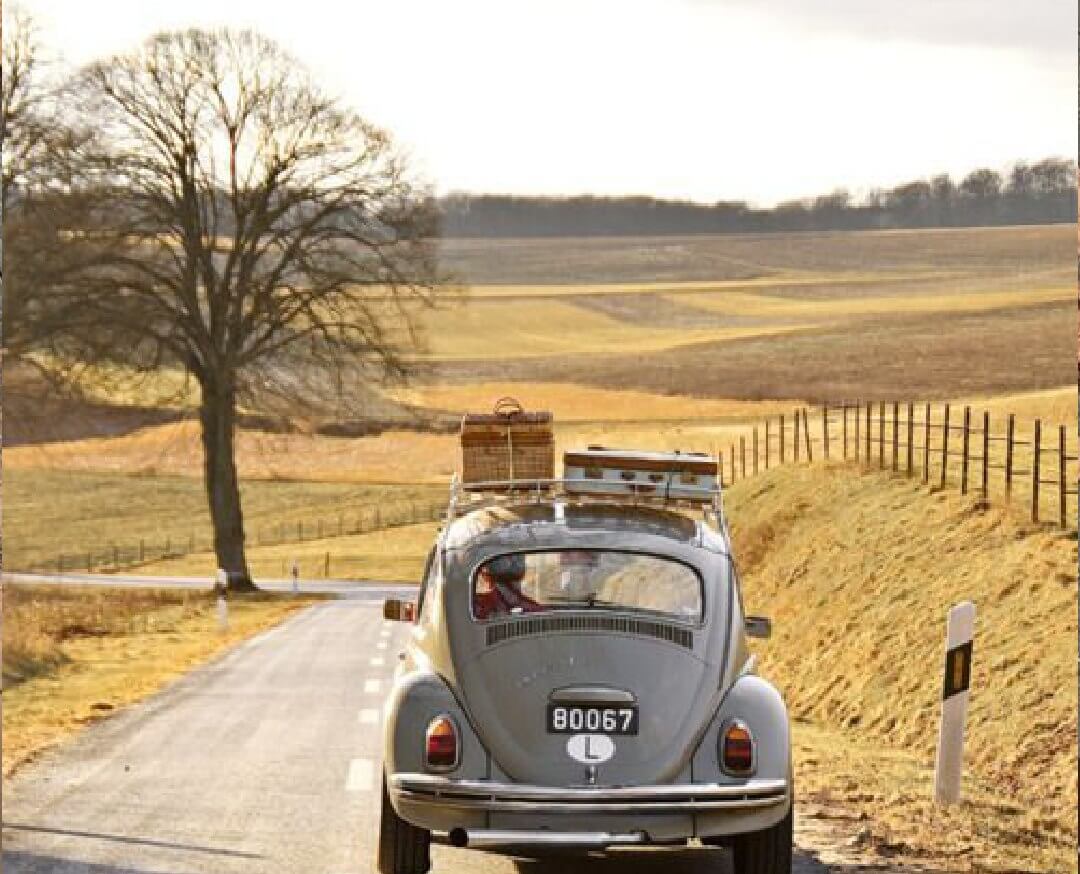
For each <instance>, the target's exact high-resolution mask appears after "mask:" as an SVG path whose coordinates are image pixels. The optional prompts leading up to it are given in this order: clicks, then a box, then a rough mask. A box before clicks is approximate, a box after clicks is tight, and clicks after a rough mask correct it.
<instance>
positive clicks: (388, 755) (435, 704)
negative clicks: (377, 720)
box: [383, 670, 490, 780]
mask: <svg viewBox="0 0 1080 874" xmlns="http://www.w3.org/2000/svg"><path fill="white" fill-rule="evenodd" d="M443 714H446V715H449V716H450V717H451V718H452V719H453V720H454V723H455V724H456V725H457V729H458V743H459V749H460V750H461V755H460V760H459V762H458V766H457V767H456V768H454V769H453V770H451V771H443V772H441V773H442V774H444V775H445V776H448V777H455V778H461V779H470V780H473V779H477V780H479V779H487V778H488V777H489V776H490V773H489V760H488V754H487V752H486V751H485V750H484V748H483V746H482V745H481V743H480V740H479V739H478V737H477V736H476V732H475V731H473V728H472V726H471V725H470V724H469V720H468V718H467V717H466V715H465V709H464V708H463V707H462V706H461V705H460V704H459V703H458V701H457V699H456V698H455V697H454V693H453V692H452V691H451V689H450V687H449V686H448V685H447V684H446V682H445V681H444V680H443V679H442V677H440V676H439V675H438V674H435V673H432V672H430V671H425V670H415V671H409V672H406V673H402V674H399V675H398V677H397V678H396V680H395V682H394V686H393V689H392V690H391V692H390V696H389V697H388V699H387V701H386V705H385V711H384V714H383V716H384V729H383V761H384V763H385V767H386V773H387V774H396V773H402V772H408V773H414V774H418V773H423V772H424V771H426V770H427V768H426V767H425V764H424V733H425V731H426V729H427V726H428V724H429V723H430V722H431V720H432V719H434V718H435V717H436V716H440V715H443Z"/></svg>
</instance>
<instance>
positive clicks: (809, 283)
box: [429, 225, 1076, 401]
mask: <svg viewBox="0 0 1080 874" xmlns="http://www.w3.org/2000/svg"><path fill="white" fill-rule="evenodd" d="M1075 245H1076V241H1075V228H1072V227H1070V226H1067V225H1060V226H1047V227H1026V228H983V229H959V230H958V229H949V230H913V231H889V232H857V233H830V234H810V233H808V234H780V235H733V236H719V237H687V238H672V239H663V240H659V239H621V238H606V239H590V240H558V239H553V240H497V241H480V240H464V241H463V240H456V241H455V240H451V241H447V242H446V244H445V246H444V249H445V252H446V256H447V259H448V263H449V264H450V265H451V266H455V267H456V268H457V269H458V271H459V273H460V274H461V275H462V276H463V277H464V278H465V279H466V280H467V281H470V282H472V283H473V286H472V289H471V292H470V296H469V298H468V302H467V303H465V304H464V305H463V306H462V308H461V312H462V313H465V312H469V311H470V310H472V312H473V313H474V315H471V316H468V317H465V316H451V317H450V319H451V321H447V322H445V323H444V324H446V325H448V326H451V325H452V326H455V327H457V326H459V322H460V324H461V325H465V324H466V321H467V320H469V319H472V320H474V321H471V322H468V327H469V328H470V329H471V330H477V329H486V331H487V334H488V335H489V336H496V337H500V339H501V336H502V335H501V334H500V326H501V325H502V324H503V322H504V321H505V322H506V324H507V325H508V333H507V334H506V337H507V342H505V343H501V345H502V346H503V347H504V348H503V349H502V350H501V351H500V352H499V353H498V357H497V360H493V353H491V352H490V350H488V349H484V350H481V351H477V341H476V337H474V336H469V335H468V334H466V335H463V334H461V333H458V332H454V331H449V330H448V331H445V332H444V336H441V337H440V339H438V340H437V341H435V342H434V343H433V345H432V347H431V349H430V353H431V360H433V361H436V362H437V363H438V366H437V368H436V372H435V373H434V374H433V375H432V376H431V377H430V378H429V381H431V382H432V383H437V384H447V383H458V384H465V385H469V384H475V383H478V382H492V381H501V382H506V381H512V382H537V381H539V382H561V383H571V384H577V385H587V386H592V387H597V388H605V389H612V390H638V391H643V392H649V393H657V394H671V395H679V396H692V397H703V398H704V397H708V398H742V399H748V400H753V399H783V398H803V399H806V400H811V401H821V400H839V399H843V398H855V397H862V398H875V399H877V398H886V399H892V398H901V399H908V398H918V399H922V398H934V399H939V398H949V397H957V396H962V395H970V394H983V395H988V394H997V393H1005V392H1014V391H1024V390H1031V389H1040V388H1052V387H1057V386H1061V385H1065V384H1069V383H1072V382H1074V380H1075V373H1074V372H1073V364H1072V362H1073V360H1074V358H1075V344H1076V336H1075V330H1074V323H1075V303H1074V302H1073V301H1074V299H1075V294H1076V292H1075V260H1074V259H1075ZM514 312H520V313H522V314H524V313H526V312H527V313H528V314H529V319H528V320H527V322H526V323H525V324H522V322H521V321H520V320H519V317H518V316H512V315H509V314H510V313H514ZM598 316H602V317H603V321H602V323H601V324H602V326H603V327H602V329H601V330H599V331H598V332H597V333H596V336H595V338H593V337H592V336H591V326H592V325H594V324H597V322H596V320H597V318H598ZM440 318H441V314H440ZM455 319H457V320H458V321H454V320H455ZM462 319H465V320H466V321H460V320H462ZM440 324H441V323H440V321H439V320H438V319H433V320H432V322H431V325H430V328H431V329H433V330H435V331H436V332H437V331H438V328H439V325H440ZM620 324H621V326H622V327H621V330H620V329H619V328H617V327H616V325H620ZM644 326H648V329H649V331H650V333H651V337H652V340H651V341H650V342H649V343H648V344H645V345H641V346H640V347H639V346H636V345H635V344H634V342H633V337H634V336H635V335H636V333H637V332H638V331H640V330H642V328H643V327H644ZM545 331H551V332H555V331H557V332H558V334H559V336H558V340H557V342H558V343H559V346H560V348H559V350H558V351H549V352H545V351H544V347H545V344H551V343H554V342H556V341H554V340H550V339H548V340H545V341H544V342H542V343H541V342H537V341H536V339H535V337H534V336H533V335H532V334H531V332H539V333H543V332H545ZM710 332H712V333H713V335H714V336H713V337H711V338H708V339H703V336H702V335H703V334H709V333H710ZM429 333H430V330H429ZM643 354H646V355H648V358H647V361H644V360H643V359H642V357H641V356H642V355H643ZM646 363H647V366H644V365H645V364H646Z"/></svg>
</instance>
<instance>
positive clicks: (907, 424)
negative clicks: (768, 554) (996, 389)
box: [719, 401, 1078, 529]
mask: <svg viewBox="0 0 1080 874" xmlns="http://www.w3.org/2000/svg"><path fill="white" fill-rule="evenodd" d="M719 457H720V475H721V481H722V482H723V483H725V484H727V485H731V484H732V483H735V482H737V481H739V480H741V479H745V478H747V477H749V476H753V475H754V474H757V473H759V472H762V471H765V470H769V469H770V468H771V467H774V466H776V465H778V464H792V463H799V462H812V461H814V460H815V459H817V460H821V459H824V460H826V461H837V460H840V461H847V462H850V463H854V464H858V465H861V466H863V467H866V468H875V469H878V470H888V471H892V472H893V473H897V474H903V475H904V476H907V477H910V478H919V479H921V481H922V482H923V483H924V484H927V485H933V486H936V487H938V488H942V489H944V488H947V487H950V488H951V487H955V488H958V489H959V490H960V492H961V493H962V494H975V495H978V497H979V499H980V502H981V503H982V504H984V505H989V504H990V503H991V501H992V500H1005V501H1009V502H1015V501H1023V502H1024V503H1025V504H1026V505H1027V507H1028V508H1029V511H1030V517H1031V520H1032V522H1053V523H1056V524H1057V525H1058V526H1059V527H1061V528H1063V529H1072V528H1076V526H1077V512H1076V497H1077V479H1078V468H1077V443H1076V434H1075V433H1073V432H1071V431H1070V429H1069V428H1067V427H1066V426H1065V425H1060V424H1053V425H1052V424H1048V423H1045V422H1043V421H1042V420H1041V419H1034V420H1032V421H1030V423H1029V422H1019V420H1018V418H1017V416H1016V415H1015V414H1013V413H1007V414H1004V415H1001V414H998V415H997V416H992V415H991V413H990V412H989V411H987V410H981V411H979V410H973V409H972V407H970V406H964V407H955V406H953V405H950V404H932V403H921V404H915V403H911V402H909V403H899V402H895V401H893V402H884V401H877V402H844V403H840V404H827V405H823V406H822V407H820V408H818V409H816V410H815V411H814V412H813V413H811V412H810V410H808V409H807V408H797V409H795V410H793V412H792V414H791V415H790V416H787V415H780V416H775V417H771V418H769V419H766V420H765V421H764V422H763V423H761V424H759V425H755V426H753V428H752V429H751V431H750V433H749V434H748V435H746V436H741V437H740V438H739V441H738V443H731V444H729V446H728V447H727V449H726V451H721V452H720V453H719Z"/></svg>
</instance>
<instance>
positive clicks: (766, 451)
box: [765, 418, 772, 470]
mask: <svg viewBox="0 0 1080 874" xmlns="http://www.w3.org/2000/svg"><path fill="white" fill-rule="evenodd" d="M771 436H772V435H771V434H770V433H769V420H768V419H767V418H766V419H765V470H768V469H769V442H770V440H769V438H770V437H771Z"/></svg>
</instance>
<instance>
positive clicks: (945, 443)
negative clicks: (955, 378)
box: [941, 404, 949, 488]
mask: <svg viewBox="0 0 1080 874" xmlns="http://www.w3.org/2000/svg"><path fill="white" fill-rule="evenodd" d="M948 475H949V405H948V404H945V412H944V418H943V419H942V420H941V487H942V488H945V478H946V477H947V476H948Z"/></svg>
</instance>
